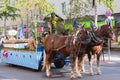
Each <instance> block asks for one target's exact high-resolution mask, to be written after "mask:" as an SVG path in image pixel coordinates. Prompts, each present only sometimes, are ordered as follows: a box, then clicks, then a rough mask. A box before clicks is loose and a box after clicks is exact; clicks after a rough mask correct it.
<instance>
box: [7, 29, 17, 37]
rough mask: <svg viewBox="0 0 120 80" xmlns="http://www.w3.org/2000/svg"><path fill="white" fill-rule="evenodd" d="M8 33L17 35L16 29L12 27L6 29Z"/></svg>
mask: <svg viewBox="0 0 120 80" xmlns="http://www.w3.org/2000/svg"><path fill="white" fill-rule="evenodd" d="M8 35H11V36H15V35H17V30H14V29H12V30H8Z"/></svg>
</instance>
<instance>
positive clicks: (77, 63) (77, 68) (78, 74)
mask: <svg viewBox="0 0 120 80" xmlns="http://www.w3.org/2000/svg"><path fill="white" fill-rule="evenodd" d="M80 63H81V58H80V57H77V58H76V73H77V77H78V78H81V77H82V75H81V74H80V70H81V64H80Z"/></svg>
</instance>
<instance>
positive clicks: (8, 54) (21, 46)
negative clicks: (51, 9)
mask: <svg viewBox="0 0 120 80" xmlns="http://www.w3.org/2000/svg"><path fill="white" fill-rule="evenodd" d="M32 30H34V29H32ZM36 30H37V28H36ZM30 32H31V31H30ZM33 32H35V31H33ZM37 32H38V30H37ZM43 32H44V30H42V31H41V32H40V34H39V33H37V35H36V33H32V34H35V35H34V36H32V37H30V38H28V39H25V38H21V39H11V40H7V41H5V42H4V44H3V46H4V47H3V48H2V49H1V62H2V63H7V64H12V65H18V66H23V67H27V68H31V69H33V70H39V69H41V67H42V61H43V50H44V47H43V46H42V41H41V38H39V37H38V34H39V35H41V33H43ZM67 61H68V60H67V59H65V58H64V57H63V56H61V55H59V54H57V55H55V60H53V63H54V65H55V67H56V68H62V67H63V66H64V65H65V63H66V62H67Z"/></svg>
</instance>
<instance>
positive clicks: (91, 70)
mask: <svg viewBox="0 0 120 80" xmlns="http://www.w3.org/2000/svg"><path fill="white" fill-rule="evenodd" d="M88 59H89V66H90V75H91V76H92V75H94V74H93V69H92V53H89V54H88Z"/></svg>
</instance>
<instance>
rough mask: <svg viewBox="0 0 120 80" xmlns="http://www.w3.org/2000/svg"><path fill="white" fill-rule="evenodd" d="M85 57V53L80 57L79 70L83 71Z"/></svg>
mask: <svg viewBox="0 0 120 80" xmlns="http://www.w3.org/2000/svg"><path fill="white" fill-rule="evenodd" d="M85 58H86V54H84V55H83V56H82V57H81V59H80V60H81V71H82V72H85V66H84V64H85Z"/></svg>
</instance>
